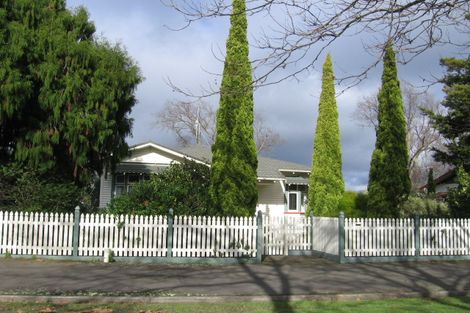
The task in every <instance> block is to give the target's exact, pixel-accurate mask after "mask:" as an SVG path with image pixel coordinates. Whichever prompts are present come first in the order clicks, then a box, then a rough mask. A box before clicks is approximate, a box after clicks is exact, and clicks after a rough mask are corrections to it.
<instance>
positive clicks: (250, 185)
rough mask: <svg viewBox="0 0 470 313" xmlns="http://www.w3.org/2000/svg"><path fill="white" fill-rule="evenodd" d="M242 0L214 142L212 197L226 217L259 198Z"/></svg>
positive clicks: (236, 6) (250, 209)
mask: <svg viewBox="0 0 470 313" xmlns="http://www.w3.org/2000/svg"><path fill="white" fill-rule="evenodd" d="M245 11H246V4H245V1H244V0H233V11H232V15H231V17H230V22H231V27H230V33H229V37H228V40H227V55H226V58H225V65H224V73H223V78H222V86H221V89H220V106H219V109H218V111H217V136H216V140H215V144H214V145H213V146H212V155H213V156H212V167H211V186H210V195H211V199H212V203H213V205H214V206H215V208H216V209H217V210H218V211H219V212H220V213H221V214H223V215H236V216H249V215H253V214H254V213H255V210H256V203H257V200H258V191H257V176H256V169H257V166H258V159H257V154H256V144H255V141H254V138H253V119H254V117H253V86H252V84H253V77H252V69H251V64H250V60H249V57H248V39H247V27H248V23H247V18H246V12H245Z"/></svg>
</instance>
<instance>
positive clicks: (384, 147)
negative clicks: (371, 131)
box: [368, 43, 411, 217]
mask: <svg viewBox="0 0 470 313" xmlns="http://www.w3.org/2000/svg"><path fill="white" fill-rule="evenodd" d="M376 135H377V139H376V143H375V150H374V152H373V154H372V160H371V165H370V173H369V185H368V192H369V200H368V211H369V212H371V213H372V214H374V215H376V216H380V217H396V216H398V213H399V212H398V207H399V205H400V204H401V203H402V202H403V201H404V200H405V199H406V198H407V196H408V194H409V192H410V189H411V181H410V177H409V173H408V166H407V165H408V147H407V141H406V119H405V112H404V108H403V99H402V96H401V91H400V82H399V80H398V75H397V66H396V60H395V53H394V51H393V47H392V44H391V43H389V44H388V45H387V47H386V50H385V55H384V69H383V74H382V87H381V89H380V91H379V112H378V127H377V134H376Z"/></svg>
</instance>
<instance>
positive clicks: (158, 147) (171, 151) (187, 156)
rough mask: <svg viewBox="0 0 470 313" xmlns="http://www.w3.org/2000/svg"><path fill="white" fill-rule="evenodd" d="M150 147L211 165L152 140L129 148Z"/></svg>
mask: <svg viewBox="0 0 470 313" xmlns="http://www.w3.org/2000/svg"><path fill="white" fill-rule="evenodd" d="M148 147H152V148H155V149H158V150H161V151H163V152H166V153H169V154H172V155H174V156H177V157H180V158H183V159H189V160H191V161H194V162H196V163H200V164H205V165H207V166H211V165H210V164H208V163H206V162H203V161H201V160H199V159H196V158H193V157H191V156H189V155H187V154H183V153H181V152H178V151H176V150H172V149H170V148H166V147H163V146H160V145H158V144H156V143H154V142H151V141H149V142H146V143H143V144H139V145H137V146H134V147H131V148H129V150H130V151H134V150H141V149H144V148H148ZM122 163H130V162H126V161H124V162H122Z"/></svg>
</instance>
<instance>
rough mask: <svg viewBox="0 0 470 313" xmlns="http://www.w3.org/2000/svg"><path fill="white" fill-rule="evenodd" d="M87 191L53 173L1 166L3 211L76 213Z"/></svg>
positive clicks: (0, 193) (1, 205) (0, 204)
mask: <svg viewBox="0 0 470 313" xmlns="http://www.w3.org/2000/svg"><path fill="white" fill-rule="evenodd" d="M83 198H84V189H82V188H80V187H78V186H76V185H75V184H74V183H73V182H70V181H67V180H65V179H63V178H60V177H58V176H56V175H52V174H50V173H49V174H47V175H45V174H43V175H41V174H39V173H38V172H35V171H33V170H29V169H24V168H21V167H19V166H16V165H9V166H0V209H1V210H11V211H26V212H57V213H61V212H64V213H65V212H73V210H74V208H75V207H76V206H77V205H80V204H81V202H82V200H83Z"/></svg>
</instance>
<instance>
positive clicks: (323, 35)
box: [161, 0, 470, 94]
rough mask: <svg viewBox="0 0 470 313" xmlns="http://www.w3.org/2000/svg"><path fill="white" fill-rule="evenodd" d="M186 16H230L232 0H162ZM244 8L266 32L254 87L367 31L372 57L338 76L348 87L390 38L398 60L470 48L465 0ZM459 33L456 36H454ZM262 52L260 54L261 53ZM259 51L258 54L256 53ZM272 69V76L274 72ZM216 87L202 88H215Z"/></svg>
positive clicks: (323, 1)
mask: <svg viewBox="0 0 470 313" xmlns="http://www.w3.org/2000/svg"><path fill="white" fill-rule="evenodd" d="M161 1H162V2H163V3H164V4H165V5H167V6H168V7H171V8H173V9H175V10H176V11H177V12H179V13H181V15H182V16H184V18H185V25H184V26H185V27H187V26H189V25H191V24H192V23H194V22H197V21H199V20H203V19H207V18H215V17H220V16H229V15H230V14H231V0H161ZM246 2H247V13H248V14H250V15H255V14H258V15H259V17H260V18H263V19H264V21H265V23H264V25H267V26H266V27H267V28H268V31H266V30H261V31H260V32H259V35H256V34H255V48H257V49H258V50H259V51H261V52H262V53H261V54H262V55H261V56H260V57H259V58H257V59H255V60H253V68H254V70H255V71H254V73H255V80H254V84H255V86H257V87H259V86H265V85H271V84H276V83H279V82H281V81H283V80H286V79H291V78H294V79H298V75H300V74H301V73H304V72H308V71H310V70H313V69H314V68H315V65H316V63H317V60H318V59H319V57H320V56H321V55H322V53H323V52H324V51H325V49H327V48H328V47H329V46H330V45H331V44H333V43H334V42H336V41H337V40H338V39H339V38H342V37H345V36H356V35H358V34H364V33H366V34H367V37H365V36H364V37H365V39H363V40H366V41H365V42H364V46H365V48H366V49H367V50H368V51H369V52H371V53H372V54H374V56H375V60H374V61H372V62H371V63H370V64H369V65H367V66H365V68H363V69H361V70H359V71H357V72H355V73H348V74H346V75H345V76H343V77H338V81H339V82H340V83H345V85H346V88H350V87H351V86H354V85H356V84H358V83H360V82H361V81H362V80H364V79H365V78H366V77H367V75H368V73H369V71H370V70H371V69H372V68H374V67H375V66H376V65H377V64H378V63H379V62H380V60H381V58H382V53H383V49H382V48H383V46H384V45H385V43H386V42H387V41H388V40H389V38H390V39H392V40H393V42H394V46H395V48H396V50H397V51H398V52H399V60H400V61H401V62H402V63H408V62H409V61H411V60H412V59H413V58H415V57H416V56H418V55H420V54H422V53H423V52H425V51H426V50H428V49H429V48H431V47H433V46H435V45H439V44H451V45H455V46H457V47H460V48H463V49H465V48H468V47H470V41H469V40H468V36H467V37H466V36H464V35H463V36H451V35H450V32H451V31H454V32H455V33H457V32H459V33H464V34H465V33H466V34H468V33H470V23H468V21H466V20H465V16H466V14H468V12H469V11H470V2H469V1H468V0H432V1H430V0H380V1H378V0H374V1H372V0H247V1H246ZM456 37H457V38H456ZM263 52H264V53H263ZM257 55H258V54H257ZM274 74H276V75H274ZM217 92H218V90H217V89H216V88H215V89H212V90H205V93H212V94H214V93H217Z"/></svg>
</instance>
